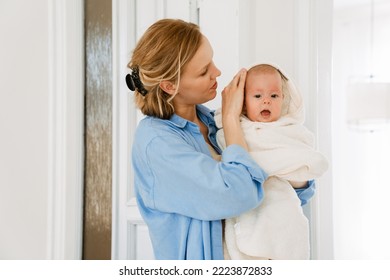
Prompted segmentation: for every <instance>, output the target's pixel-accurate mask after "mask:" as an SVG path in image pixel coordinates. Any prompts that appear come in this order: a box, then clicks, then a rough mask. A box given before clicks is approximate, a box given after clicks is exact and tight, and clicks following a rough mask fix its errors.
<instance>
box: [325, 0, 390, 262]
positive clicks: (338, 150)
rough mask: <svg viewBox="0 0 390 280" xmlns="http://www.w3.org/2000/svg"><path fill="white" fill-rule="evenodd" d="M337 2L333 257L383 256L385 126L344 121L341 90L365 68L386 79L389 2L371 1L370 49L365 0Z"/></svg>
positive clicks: (389, 153)
mask: <svg viewBox="0 0 390 280" xmlns="http://www.w3.org/2000/svg"><path fill="white" fill-rule="evenodd" d="M343 2H345V1H340V0H335V3H337V7H338V8H337V9H336V10H335V18H334V75H333V103H332V116H333V146H334V151H335V152H334V161H333V165H334V186H335V188H334V199H333V201H334V213H335V215H334V229H335V230H334V236H335V258H336V259H364V260H367V259H376V260H377V259H387V260H389V259H390V243H389V241H388V236H389V235H390V222H389V219H388V213H389V212H390V204H389V203H388V197H389V196H390V189H389V183H388V177H387V176H388V172H389V166H390V147H389V142H390V128H389V127H387V128H386V127H384V128H383V129H381V130H377V131H373V132H369V131H367V130H366V131H359V130H357V129H356V128H351V127H348V126H347V122H346V119H347V117H346V112H347V106H348V103H347V94H346V90H347V87H348V85H350V84H352V83H353V82H366V81H367V80H368V77H369V76H370V75H371V74H373V76H374V81H381V82H390V76H389V73H390V53H389V51H388V50H389V49H390V2H389V1H388V0H384V1H383V0H382V1H375V11H374V15H375V18H374V26H373V32H374V33H373V34H372V35H374V37H373V42H372V43H373V44H372V49H371V39H370V35H371V33H370V32H371V25H370V23H371V18H370V15H371V10H370V4H371V1H369V0H366V1H358V2H357V3H355V2H354V3H353V4H354V5H352V3H351V5H349V6H347V7H345V6H343V5H341V3H343ZM371 51H372V53H371ZM371 55H372V57H371Z"/></svg>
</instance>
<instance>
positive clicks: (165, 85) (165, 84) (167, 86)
mask: <svg viewBox="0 0 390 280" xmlns="http://www.w3.org/2000/svg"><path fill="white" fill-rule="evenodd" d="M160 88H161V89H162V90H163V91H165V92H166V93H168V94H170V95H173V94H175V92H176V85H175V84H173V83H172V82H170V81H166V80H164V81H161V82H160Z"/></svg>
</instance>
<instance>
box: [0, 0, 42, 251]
mask: <svg viewBox="0 0 390 280" xmlns="http://www.w3.org/2000/svg"><path fill="white" fill-rule="evenodd" d="M47 14H48V5H47V1H46V0H37V1H23V0H18V1H14V0H2V1H1V4H0V37H1V38H2V39H1V44H0V61H1V64H0V79H1V83H0V131H1V138H0V139H1V140H0V141H1V145H0V188H1V191H0V192H1V195H0V224H1V231H0V258H1V259H4V258H5V259H7V258H9V259H13V258H24V259H30V258H45V257H46V238H47V229H46V227H47V214H46V213H47V201H48V200H47V184H48V174H47V166H48V126H49V122H48V115H49V91H48V90H49V88H48V87H49V83H48V75H49V73H48V65H49V63H48V51H49V50H48V47H49V44H48V24H47V21H48V17H47Z"/></svg>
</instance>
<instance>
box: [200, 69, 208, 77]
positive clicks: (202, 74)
mask: <svg viewBox="0 0 390 280" xmlns="http://www.w3.org/2000/svg"><path fill="white" fill-rule="evenodd" d="M207 71H208V69H206V71H204V72H203V73H201V74H200V75H201V76H204V75H206V74H207Z"/></svg>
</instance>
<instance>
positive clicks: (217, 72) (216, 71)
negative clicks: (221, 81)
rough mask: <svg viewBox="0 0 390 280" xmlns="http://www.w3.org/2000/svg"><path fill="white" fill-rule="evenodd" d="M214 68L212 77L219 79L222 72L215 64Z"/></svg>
mask: <svg viewBox="0 0 390 280" xmlns="http://www.w3.org/2000/svg"><path fill="white" fill-rule="evenodd" d="M212 67H213V68H214V69H213V70H214V71H213V75H212V77H213V78H214V77H215V78H217V77H219V76H221V71H220V70H219V69H218V68H217V66H216V65H215V64H214V62H213V65H212Z"/></svg>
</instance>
